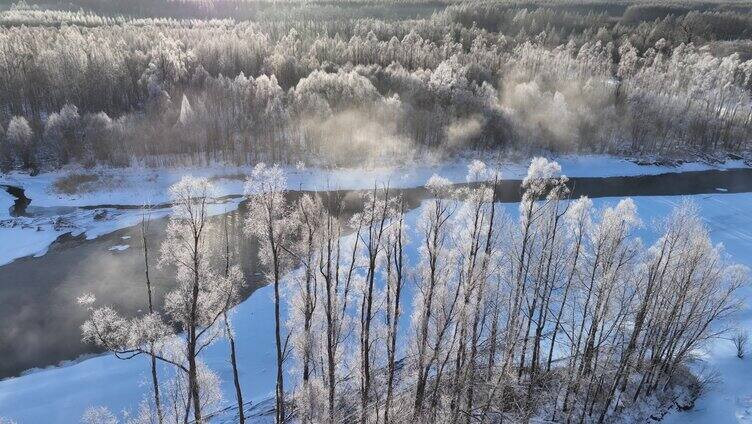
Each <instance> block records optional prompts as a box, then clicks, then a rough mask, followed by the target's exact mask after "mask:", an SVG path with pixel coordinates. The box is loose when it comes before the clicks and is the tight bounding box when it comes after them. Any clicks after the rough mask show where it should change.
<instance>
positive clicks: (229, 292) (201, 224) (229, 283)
mask: <svg viewBox="0 0 752 424" xmlns="http://www.w3.org/2000/svg"><path fill="white" fill-rule="evenodd" d="M213 196H214V193H213V186H212V184H211V183H210V182H209V181H208V180H206V179H205V178H193V177H188V176H186V177H183V178H182V179H181V180H180V181H179V182H177V183H175V184H174V185H173V186H172V187H170V198H171V200H172V204H173V214H172V215H171V217H170V221H169V223H168V225H167V230H166V233H167V234H166V237H165V240H164V241H163V243H162V246H161V248H160V253H161V256H160V266H162V267H166V266H172V267H175V269H176V279H177V287H176V288H175V289H174V290H172V291H171V292H169V293H167V294H166V295H165V310H166V312H167V314H168V316H169V317H170V318H171V320H172V321H174V322H175V323H176V324H178V325H179V326H180V328H181V329H182V330H183V331H184V335H183V337H182V338H183V346H182V355H183V357H182V360H183V361H184V365H183V367H182V369H184V371H185V372H186V374H187V377H188V387H187V389H188V393H189V394H190V397H189V405H188V406H187V407H186V411H188V410H192V412H193V417H194V419H195V421H196V422H202V420H203V411H202V393H201V387H200V385H199V371H200V370H199V363H200V361H199V356H200V355H201V352H202V351H203V350H204V349H205V348H206V347H207V346H209V345H210V344H212V343H213V342H215V341H216V340H217V339H218V338H219V337H221V336H222V334H223V328H222V325H218V324H219V323H221V322H222V319H223V317H224V316H225V313H226V311H227V309H228V308H229V306H228V305H229V304H231V303H232V302H234V301H235V299H237V294H236V293H237V291H236V290H237V287H239V286H241V285H242V283H241V282H240V281H239V280H241V279H242V274H241V273H240V272H239V270H237V269H234V270H231V271H230V272H228V273H227V274H225V273H223V272H222V271H221V268H220V269H217V268H218V267H217V264H216V263H215V262H213V261H212V256H213V249H216V247H215V246H216V243H212V240H211V231H212V228H211V227H212V224H211V223H210V221H209V211H208V207H209V203H210V202H211V201H212V199H213ZM215 254H216V252H215ZM221 265H223V264H220V266H221ZM191 404H192V408H190V406H191Z"/></svg>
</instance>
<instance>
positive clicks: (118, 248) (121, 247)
mask: <svg viewBox="0 0 752 424" xmlns="http://www.w3.org/2000/svg"><path fill="white" fill-rule="evenodd" d="M129 247H131V245H129V244H117V245H115V246H112V247H110V248H109V249H107V250H110V251H118V252H122V251H123V250H125V249H127V248H129Z"/></svg>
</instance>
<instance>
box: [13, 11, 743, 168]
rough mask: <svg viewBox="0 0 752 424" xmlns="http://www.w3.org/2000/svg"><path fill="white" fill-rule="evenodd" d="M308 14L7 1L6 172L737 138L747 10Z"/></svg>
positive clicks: (671, 146)
mask: <svg viewBox="0 0 752 424" xmlns="http://www.w3.org/2000/svg"><path fill="white" fill-rule="evenodd" d="M322 7H323V8H324V10H325V12H324V14H328V17H327V18H323V17H322V18H316V19H313V18H311V13H312V12H306V13H308V15H306V14H303V15H297V14H296V13H297V12H294V11H295V10H298V9H294V8H291V9H285V10H288V11H293V12H290V14H289V15H286V14H285V12H276V13H277V14H276V15H269V19H262V20H259V21H235V20H231V19H220V20H197V19H173V18H125V17H105V16H101V15H96V14H92V13H90V12H66V11H48V10H39V9H34V8H29V7H18V6H16V7H14V8H12V10H8V11H6V12H3V13H2V14H0V22H2V23H4V26H3V27H2V29H0V75H2V78H0V124H1V125H2V128H3V135H2V138H1V139H0V140H1V141H2V142H1V147H2V155H1V157H2V159H1V162H2V166H3V168H4V169H9V168H13V167H20V168H26V169H32V170H37V169H43V168H48V167H56V166H60V165H62V164H66V163H70V162H78V163H82V164H85V165H93V164H96V163H105V164H115V165H124V164H128V163H130V162H131V161H133V160H134V159H135V160H146V161H147V162H149V163H165V162H166V161H171V160H176V159H179V160H189V161H194V162H207V161H213V160H226V161H229V160H231V161H235V162H241V163H245V162H256V161H263V160H266V161H297V160H300V159H304V160H316V159H318V160H323V161H326V162H329V163H340V162H344V161H348V162H354V161H359V160H366V159H369V158H374V157H384V156H385V155H386V156H395V155H398V156H400V157H404V156H405V155H407V154H408V153H410V152H414V151H416V150H437V149H441V150H442V151H444V150H453V149H461V148H464V147H468V146H469V147H475V148H489V147H491V148H503V149H513V150H539V149H548V150H557V151H571V150H586V151H608V152H629V153H637V154H640V153H650V154H664V155H670V154H677V153H682V154H684V153H690V154H694V153H708V152H710V153H712V152H718V151H735V152H738V151H741V152H744V151H746V150H747V149H748V144H749V141H750V134H752V132H751V131H750V129H751V128H752V106H750V104H751V103H750V93H751V91H750V90H752V78H751V76H752V61H750V60H747V56H748V52H749V39H750V38H751V37H750V36H751V35H752V34H750V31H752V30H750V28H752V13H749V12H747V11H734V10H726V11H718V10H703V11H700V10H692V11H687V12H686V13H681V14H677V15H674V14H670V13H669V14H668V15H665V16H664V17H662V18H656V19H654V20H641V19H639V18H635V17H634V16H635V15H640V14H645V13H647V12H645V10H642V9H640V7H642V8H643V9H644V8H645V6H631V7H628V8H626V9H624V12H623V13H624V15H623V16H621V17H620V18H615V17H614V16H612V15H610V14H609V13H607V12H606V11H600V12H598V11H596V12H594V11H593V10H590V9H587V8H582V9H579V10H578V9H575V8H571V9H560V8H553V7H544V6H541V7H531V8H521V7H516V6H514V5H513V4H509V3H503V2H502V3H493V2H492V3H482V4H481V3H479V4H475V3H473V4H457V5H452V6H449V7H446V8H445V9H443V10H441V11H440V12H437V13H434V14H433V15H431V16H430V17H426V18H419V19H373V18H355V17H353V15H352V13H353V10H354V9H352V8H344V9H343V8H338V6H334V5H331V4H329V5H324V6H322ZM430 7H434V6H430ZM308 9H309V10H317V9H316V6H313V7H309V8H308ZM300 10H302V9H300ZM341 10H344V11H342V12H341V13H342V14H341V15H338V11H341ZM650 10H652V9H650ZM300 13H303V12H300ZM272 16H277V18H273V17H272ZM296 16H298V18H300V17H301V16H303V17H302V18H300V19H298V18H296ZM627 18H628V19H627ZM745 43H746V44H745ZM745 46H746V47H745ZM745 49H746V50H745Z"/></svg>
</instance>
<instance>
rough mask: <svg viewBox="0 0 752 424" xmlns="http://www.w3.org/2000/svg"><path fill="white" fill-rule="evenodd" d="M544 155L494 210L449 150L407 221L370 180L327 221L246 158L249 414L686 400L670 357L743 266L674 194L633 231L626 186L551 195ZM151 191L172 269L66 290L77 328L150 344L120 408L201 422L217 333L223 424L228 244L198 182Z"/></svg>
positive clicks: (330, 417)
mask: <svg viewBox="0 0 752 424" xmlns="http://www.w3.org/2000/svg"><path fill="white" fill-rule="evenodd" d="M560 171H561V169H560V168H559V165H558V164H557V163H556V162H549V161H548V160H546V159H543V158H535V159H534V160H533V161H532V163H531V165H530V167H529V170H528V174H527V176H526V178H525V179H524V181H523V183H522V190H523V197H522V201H521V202H520V203H519V208H518V211H517V213H515V214H514V215H513V216H510V215H509V214H507V213H506V212H505V211H504V208H502V206H501V205H500V204H499V203H496V201H497V199H496V198H495V194H494V192H495V182H494V181H498V173H497V172H496V171H492V170H490V169H488V168H486V166H485V165H484V164H483V163H481V162H477V161H476V162H474V163H473V164H472V165H471V166H470V167H469V172H468V177H467V179H468V181H470V182H479V181H480V182H481V183H478V184H476V185H474V186H465V187H462V188H457V187H456V186H453V185H451V184H450V183H449V181H448V180H446V179H444V178H441V177H439V176H433V177H431V179H430V180H429V181H428V182H427V184H426V188H427V189H428V190H429V191H430V193H431V197H430V199H429V200H427V201H426V202H425V203H424V204H423V206H422V207H421V210H420V214H419V216H418V217H417V219H416V223H415V224H412V218H409V217H408V216H407V214H406V211H405V204H404V203H403V200H402V199H401V198H400V197H399V196H395V195H394V194H393V193H391V192H390V191H389V190H388V187H387V188H382V189H374V190H373V191H370V192H366V193H364V194H363V197H362V202H363V203H362V204H363V209H362V212H360V213H356V214H355V215H354V216H351V217H350V219H349V222H346V220H345V219H343V218H345V216H346V214H345V213H344V212H343V211H342V210H340V209H339V208H338V207H337V206H336V204H337V203H338V202H332V199H331V198H329V199H327V198H325V197H322V196H321V195H319V194H305V195H303V196H300V197H297V198H296V199H295V200H293V201H291V202H290V203H288V202H286V200H285V190H286V181H285V176H284V174H283V173H282V171H281V168H279V167H277V166H275V167H265V166H263V164H261V165H258V166H257V167H256V168H255V169H254V171H253V173H252V175H251V176H250V177H249V180H248V182H247V185H246V194H247V196H248V201H249V210H248V213H247V216H246V217H245V221H244V223H245V230H246V232H247V233H248V234H249V235H251V236H253V237H255V238H256V239H257V240H258V242H259V245H260V248H259V258H260V260H261V263H262V264H263V270H264V273H263V275H264V277H265V279H266V282H267V283H268V284H269V285H271V286H273V288H274V305H275V325H274V327H275V330H276V365H277V368H276V370H277V378H276V382H277V383H276V403H275V407H274V408H273V409H274V410H273V411H271V410H270V411H269V412H268V414H270V415H271V414H275V415H276V419H275V422H277V423H283V422H295V423H298V422H299V423H338V422H347V423H353V422H360V423H364V424H365V423H390V422H391V423H408V422H412V423H458V422H462V423H472V422H503V421H506V422H530V421H551V422H580V423H583V422H592V423H595V422H599V423H600V422H605V421H608V422H639V421H644V420H646V419H648V416H649V415H650V414H652V413H654V412H656V413H657V414H660V411H662V410H665V409H666V408H668V407H671V406H673V404H674V402H677V404H681V405H686V404H689V403H690V402H692V399H693V398H694V397H696V396H698V395H699V393H700V392H701V391H702V390H703V385H704V384H705V383H707V381H704V377H703V376H702V375H696V376H695V375H692V374H691V373H690V372H689V371H688V368H687V364H688V361H690V360H691V357H692V355H693V353H695V352H697V351H698V349H702V348H703V346H705V343H706V342H707V341H708V340H710V339H713V338H715V337H718V336H719V335H721V334H722V333H723V332H724V331H725V329H726V326H727V325H728V321H727V320H726V318H728V317H729V316H730V314H732V313H733V312H734V311H735V310H736V308H738V307H739V306H740V304H739V302H738V301H737V300H736V298H735V294H736V292H737V290H738V289H739V288H740V287H741V286H742V285H743V284H744V283H745V282H746V279H747V276H746V269H745V268H744V267H741V266H738V265H732V264H729V263H727V262H726V261H725V260H724V253H723V248H722V246H720V245H713V244H712V242H711V240H710V237H709V232H708V229H707V227H706V226H705V224H704V223H703V222H702V220H701V218H700V217H699V215H698V213H697V210H696V208H695V207H694V206H693V205H692V204H691V203H682V204H680V205H678V206H677V207H676V208H675V209H674V211H673V212H672V213H671V214H670V215H669V216H667V217H665V219H664V220H663V221H662V222H661V223H660V226H659V227H658V228H657V238H656V240H655V241H654V242H653V243H652V244H650V245H643V244H642V242H641V241H640V239H639V238H637V237H636V235H635V230H636V228H638V227H639V226H640V225H642V223H641V221H640V219H639V215H638V213H637V210H636V207H635V203H634V202H633V201H632V200H631V199H623V200H621V201H620V202H618V203H616V204H614V205H612V206H609V207H604V208H600V209H599V208H595V207H594V205H593V202H592V201H591V200H590V199H588V198H584V197H583V198H580V199H577V200H573V199H570V198H569V192H568V189H567V187H566V181H567V179H566V177H564V176H562V175H561V174H560ZM171 193H172V194H173V199H174V201H175V204H176V208H177V210H178V212H179V214H178V215H176V216H173V217H171V218H170V224H169V226H168V234H169V235H168V237H167V238H166V240H165V241H164V242H163V244H162V248H161V252H162V256H161V262H160V263H161V264H168V265H169V264H174V265H176V266H177V276H178V287H177V288H175V289H174V291H172V292H170V293H169V294H168V295H167V296H166V297H165V300H164V303H165V307H164V309H165V310H166V311H167V312H166V314H159V313H154V312H151V313H149V314H146V315H144V316H142V317H136V318H132V319H126V318H123V317H122V316H120V315H119V314H118V313H117V312H116V311H114V310H112V309H111V308H109V307H106V306H105V307H100V306H94V305H93V304H94V303H95V302H96V300H95V299H94V298H93V297H91V296H83V297H82V299H81V302H82V303H84V304H86V305H89V306H90V307H91V308H92V309H91V313H92V315H91V319H90V320H88V321H87V322H86V324H84V326H83V332H84V337H85V340H87V341H91V342H94V343H97V344H98V345H100V346H103V347H105V348H107V349H109V350H111V351H114V352H115V353H116V354H118V355H119V356H120V357H124V358H128V357H132V356H135V355H149V356H151V357H152V358H153V361H152V370H153V371H152V372H153V375H154V377H153V384H152V389H153V390H152V393H151V396H149V397H147V398H146V399H148V400H145V401H144V404H143V405H142V407H141V409H140V416H139V417H138V418H137V419H135V420H133V421H129V422H134V423H148V422H160V423H161V422H186V421H187V420H188V419H189V417H190V419H193V420H195V421H193V422H205V421H203V420H208V417H210V416H211V414H212V412H213V411H216V410H217V409H218V408H220V405H221V402H220V401H219V396H218V394H220V393H221V390H219V388H218V382H217V378H216V376H215V375H214V374H213V372H212V371H211V370H210V369H209V368H208V367H207V366H206V365H205V364H204V362H202V355H201V350H202V349H203V347H204V346H207V345H209V344H211V343H212V342H214V341H216V340H218V339H220V338H223V337H227V338H229V342H230V345H231V350H230V352H231V353H230V355H231V358H232V359H231V361H232V366H233V371H234V374H235V378H236V380H235V386H236V397H237V405H238V407H237V409H233V411H232V412H231V413H229V414H231V415H235V416H236V417H237V418H238V421H239V422H241V423H243V422H244V420H245V418H244V412H243V411H244V408H243V407H242V405H243V400H242V388H241V387H240V385H239V383H238V380H237V372H238V369H239V370H240V372H242V371H243V369H244V367H246V366H247V365H246V364H243V363H242V362H240V363H236V362H235V360H234V339H233V337H234V335H233V333H232V331H230V330H227V331H225V328H230V327H229V326H230V324H229V323H228V321H227V320H228V315H227V310H228V309H229V308H230V307H232V306H233V305H234V304H235V303H237V302H238V301H239V299H238V297H237V293H238V290H239V287H241V286H242V281H243V279H242V276H240V275H238V273H239V270H238V269H237V268H236V267H235V265H233V264H234V262H235V261H238V260H241V258H238V257H237V252H235V251H234V250H233V249H232V248H230V246H229V245H228V239H227V232H226V231H227V230H226V228H227V227H226V225H227V224H226V222H225V226H224V231H223V230H222V228H223V227H222V225H221V222H219V221H217V220H211V219H209V218H207V217H206V208H207V203H209V202H211V199H212V197H211V196H212V189H211V183H209V182H208V181H207V180H205V179H194V178H190V177H186V178H184V179H183V180H182V181H181V182H180V183H178V184H176V185H175V186H173V188H172V189H171ZM408 221H409V222H410V224H408ZM348 234H349V235H348ZM147 267H148V263H147ZM222 270H224V271H222ZM147 275H148V274H147ZM147 284H149V283H148V279H147ZM283 302H286V303H287V308H286V312H283V310H282V309H281V308H280V304H281V303H283ZM157 305H159V300H157ZM150 308H151V303H150ZM150 311H151V309H150ZM190 311H193V312H190ZM174 324H177V327H178V328H180V329H182V330H183V332H182V333H180V334H174V333H172V332H171V331H170V328H172V326H173V325H174ZM154 360H159V361H161V362H163V363H166V364H168V366H169V369H174V371H175V376H174V378H173V377H171V376H170V373H169V372H165V370H164V369H163V372H161V373H160V374H161V377H160V378H161V379H162V380H158V378H157V372H156V371H154V370H155V368H154ZM165 377H167V379H165ZM160 381H161V383H160ZM257 390H258V389H257ZM160 393H162V395H160ZM160 405H161V406H160ZM97 411H98V412H97ZM259 412H261V411H254V413H259ZM96 414H100V416H97V415H96ZM106 414H107V412H106V411H103V410H98V409H94V410H92V412H91V417H89V418H90V419H89V420H85V422H87V423H92V424H94V423H97V424H98V423H100V422H115V419H114V418H112V419H110V420H105V419H103V418H101V417H104V416H106ZM226 414H227V412H226ZM95 418H98V419H95ZM157 418H158V419H157ZM228 420H231V421H233V422H237V421H235V420H234V419H233V418H231V417H228Z"/></svg>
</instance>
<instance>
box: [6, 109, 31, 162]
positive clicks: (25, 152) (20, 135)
mask: <svg viewBox="0 0 752 424" xmlns="http://www.w3.org/2000/svg"><path fill="white" fill-rule="evenodd" d="M32 136H33V132H32V131H31V127H30V126H29V122H28V121H27V120H26V118H24V117H23V116H14V117H13V118H12V119H11V120H10V123H8V129H7V130H6V131H5V138H6V140H7V143H8V145H9V146H12V147H13V148H14V149H15V150H16V152H18V159H19V161H20V162H21V166H23V167H24V168H25V169H33V168H34V167H35V166H36V162H35V160H34V146H33V139H32Z"/></svg>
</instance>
